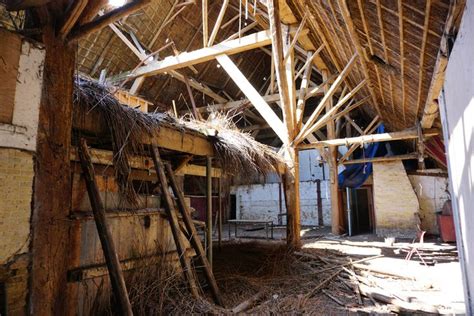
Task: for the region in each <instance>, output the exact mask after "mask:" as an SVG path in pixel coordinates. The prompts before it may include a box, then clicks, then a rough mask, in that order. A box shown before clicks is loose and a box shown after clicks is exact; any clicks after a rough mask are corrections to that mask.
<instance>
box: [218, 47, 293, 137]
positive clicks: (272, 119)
mask: <svg viewBox="0 0 474 316" xmlns="http://www.w3.org/2000/svg"><path fill="white" fill-rule="evenodd" d="M216 59H217V61H218V62H219V64H220V65H221V66H222V68H223V69H224V70H225V71H226V72H227V74H228V75H229V76H230V77H231V78H232V80H233V81H234V83H235V84H236V85H237V86H238V87H239V88H240V90H241V91H242V92H243V93H244V94H245V95H246V96H247V98H248V99H249V100H250V101H251V102H252V105H253V106H254V107H255V108H256V109H257V111H258V112H259V113H260V115H261V116H262V117H263V118H264V119H265V121H266V122H267V123H268V125H270V126H271V128H272V129H273V131H274V132H275V134H277V136H278V137H279V138H280V139H281V140H282V141H283V142H284V143H287V142H288V136H287V132H286V128H285V126H284V125H283V123H282V121H281V120H280V118H279V117H278V116H277V115H276V114H275V112H273V110H272V108H271V107H270V106H269V105H268V103H267V102H265V100H264V99H263V97H262V96H261V95H260V94H259V93H258V91H257V90H256V89H255V88H254V87H253V86H252V84H251V83H250V82H249V81H248V80H247V78H245V76H244V75H243V74H242V72H241V71H240V70H239V68H237V66H236V65H235V64H234V62H233V61H232V60H231V59H230V58H229V56H227V55H219V56H217V57H216Z"/></svg>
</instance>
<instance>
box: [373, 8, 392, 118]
mask: <svg viewBox="0 0 474 316" xmlns="http://www.w3.org/2000/svg"><path fill="white" fill-rule="evenodd" d="M376 1H377V2H376V7H377V20H378V24H379V29H380V38H381V41H382V49H383V57H384V61H385V63H386V64H389V60H388V53H387V43H386V42H385V31H384V29H385V28H384V23H383V19H382V8H381V5H380V0H376ZM392 77H393V74H392V73H389V74H388V84H389V88H390V102H391V103H392V113H395V101H394V97H393V78H392Z"/></svg>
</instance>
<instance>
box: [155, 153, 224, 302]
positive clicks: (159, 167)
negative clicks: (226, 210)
mask: <svg viewBox="0 0 474 316" xmlns="http://www.w3.org/2000/svg"><path fill="white" fill-rule="evenodd" d="M151 155H152V158H153V162H154V165H155V170H156V174H157V176H158V180H159V182H160V185H161V188H162V192H163V195H164V202H165V210H166V212H167V215H168V218H169V222H170V226H171V232H172V234H173V238H174V241H175V244H176V250H177V251H178V256H179V260H180V263H181V267H182V269H183V273H184V275H185V278H186V281H187V282H188V284H189V289H190V291H191V294H192V295H193V296H194V297H198V296H199V291H198V287H197V281H196V278H195V275H194V273H193V271H192V267H191V262H190V260H189V258H188V257H186V247H185V245H184V243H183V240H182V239H181V238H180V236H181V233H182V232H181V230H180V225H179V221H178V216H177V212H176V208H175V204H174V201H173V197H172V196H171V192H170V191H169V185H171V189H172V191H173V194H174V196H175V198H176V204H177V206H178V210H179V213H180V214H181V217H182V219H183V222H184V225H185V228H186V230H187V234H186V235H187V238H188V240H189V242H190V244H191V246H192V247H193V249H194V250H195V251H196V255H197V259H198V262H199V264H200V265H201V266H202V267H203V269H204V275H205V277H206V280H207V283H208V284H209V287H210V289H211V293H212V297H213V299H214V302H215V303H216V304H218V305H220V306H223V302H222V298H221V296H220V292H219V288H218V287H217V283H216V280H215V278H214V273H213V272H212V268H211V265H210V263H209V261H208V259H207V257H206V253H205V251H204V248H203V246H202V243H201V240H200V238H199V235H198V233H197V230H196V227H195V226H194V222H193V220H192V218H191V215H190V214H191V213H190V210H189V208H188V206H187V204H186V202H185V200H184V194H183V192H182V191H181V190H180V188H179V187H178V183H177V181H176V178H175V176H174V172H173V169H172V168H171V165H170V164H169V163H166V164H165V163H163V161H162V160H161V157H160V152H159V150H158V147H156V146H155V145H153V146H152V152H151ZM166 175H167V176H168V177H167V176H166ZM168 180H169V182H168Z"/></svg>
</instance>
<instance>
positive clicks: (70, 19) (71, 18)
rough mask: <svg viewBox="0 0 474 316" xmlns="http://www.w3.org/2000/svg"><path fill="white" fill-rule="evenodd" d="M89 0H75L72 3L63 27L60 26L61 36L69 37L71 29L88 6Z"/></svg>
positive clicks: (63, 37)
mask: <svg viewBox="0 0 474 316" xmlns="http://www.w3.org/2000/svg"><path fill="white" fill-rule="evenodd" d="M87 2H88V0H78V1H74V2H73V3H72V4H71V6H70V8H69V11H68V12H67V13H66V15H65V17H64V21H63V23H62V24H61V27H60V28H59V36H60V37H61V38H62V39H65V38H66V37H67V35H68V34H69V31H71V29H72V28H73V27H74V25H75V24H76V22H77V21H78V20H79V18H80V16H81V14H82V12H83V11H84V9H85V8H86V5H87Z"/></svg>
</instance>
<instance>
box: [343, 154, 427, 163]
mask: <svg viewBox="0 0 474 316" xmlns="http://www.w3.org/2000/svg"><path fill="white" fill-rule="evenodd" d="M411 159H418V154H417V153H411V154H405V155H397V156H389V157H375V158H364V159H353V160H346V161H343V162H342V164H344V165H350V164H357V163H368V162H371V163H374V162H384V161H398V160H411Z"/></svg>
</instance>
